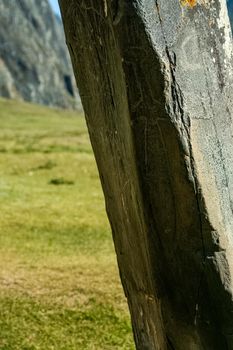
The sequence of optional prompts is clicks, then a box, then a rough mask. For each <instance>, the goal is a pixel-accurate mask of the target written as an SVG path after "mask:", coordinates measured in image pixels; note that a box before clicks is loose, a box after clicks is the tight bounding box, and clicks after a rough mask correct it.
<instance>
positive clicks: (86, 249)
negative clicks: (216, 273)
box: [0, 99, 134, 350]
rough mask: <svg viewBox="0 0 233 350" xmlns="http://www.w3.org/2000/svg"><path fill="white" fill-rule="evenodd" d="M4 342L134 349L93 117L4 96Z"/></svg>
mask: <svg viewBox="0 0 233 350" xmlns="http://www.w3.org/2000/svg"><path fill="white" fill-rule="evenodd" d="M0 123H1V130H0V210H1V221H0V261H1V267H0V349H4V350H17V349H41V350H47V349H48V350H49V349H55V350H61V349H62V350H63V349H64V350H65V349H66V350H72V349H80V350H82V349H99V350H100V349H101V350H104V349H106V350H107V349H109V350H110V349H123V350H125V349H134V346H133V340H132V334H131V326H130V320H129V315H128V309H127V306H126V301H125V298H124V296H123V292H122V288H121V285H120V281H119V276H118V270H117V267H116V259H115V253H114V248H113V245H112V239H111V233H110V228H109V224H108V221H107V218H106V215H105V210H104V199H103V195H102V191H101V188H100V183H99V178H98V174H97V169H96V165H95V162H94V157H93V153H92V150H91V146H90V142H89V139H88V135H87V130H86V125H85V121H84V118H83V117H82V116H80V115H78V114H77V112H76V113H75V112H69V111H61V110H55V109H49V108H45V107H41V106H35V105H34V106H33V105H30V104H26V103H23V102H16V101H8V100H3V99H0Z"/></svg>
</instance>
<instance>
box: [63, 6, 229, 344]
mask: <svg viewBox="0 0 233 350" xmlns="http://www.w3.org/2000/svg"><path fill="white" fill-rule="evenodd" d="M60 6H61V10H62V18H63V22H64V26H65V33H66V39H67V43H68V48H69V51H70V55H71V58H72V62H73V68H74V72H75V75H76V80H77V83H78V87H79V89H80V94H81V98H82V102H83V106H84V110H85V114H86V120H87V124H88V128H89V133H90V138H91V142H92V145H93V149H94V152H95V157H96V161H97V164H98V168H99V173H100V178H101V182H102V186H103V190H104V194H105V200H106V208H107V213H108V217H109V220H110V223H111V227H112V233H113V239H114V243H115V248H116V253H117V259H118V265H119V271H120V276H121V280H122V284H123V287H124V291H125V294H126V297H127V299H128V304H129V309H130V313H131V318H132V325H133V331H134V338H135V343H136V347H137V349H139V350H144V349H148V350H154V349H156V350H158V349H159V350H165V349H176V350H217V349H219V350H225V349H233V302H232V291H233V286H232V274H233V265H232V264H233V257H232V252H233V215H232V212H233V139H232V138H233V127H232V115H233V97H232V86H233V85H232V83H233V69H232V68H233V67H232V38H231V30H230V24H229V19H228V15H227V8H226V2H225V1H224V0H212V1H208V0H199V1H197V0H182V1H179V0H169V1H168V0H131V1H128V0H121V1H120V0H118V1H113V0H112V1H111V0H85V1H78V0H76V1H70V0H60Z"/></svg>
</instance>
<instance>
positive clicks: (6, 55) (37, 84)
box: [0, 0, 79, 107]
mask: <svg viewBox="0 0 233 350" xmlns="http://www.w3.org/2000/svg"><path fill="white" fill-rule="evenodd" d="M0 23H1V26H0V96H5V97H20V98H23V99H24V100H26V101H30V102H36V103H41V104H46V105H52V106H59V107H75V106H78V105H79V97H78V92H77V90H76V88H75V82H74V78H73V72H72V68H71V63H70V59H69V55H68V50H67V48H66V44H65V38H64V33H63V28H62V23H61V20H60V19H59V18H57V17H56V16H55V14H54V13H53V12H52V10H51V8H50V5H49V3H48V0H41V1H37V0H18V1H16V2H15V1H14V2H12V1H8V0H2V1H1V2H0Z"/></svg>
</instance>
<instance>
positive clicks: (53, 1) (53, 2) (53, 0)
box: [49, 0, 60, 14]
mask: <svg viewBox="0 0 233 350" xmlns="http://www.w3.org/2000/svg"><path fill="white" fill-rule="evenodd" d="M49 2H50V4H51V6H52V8H53V10H54V12H56V13H57V14H60V9H59V5H58V0H49Z"/></svg>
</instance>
